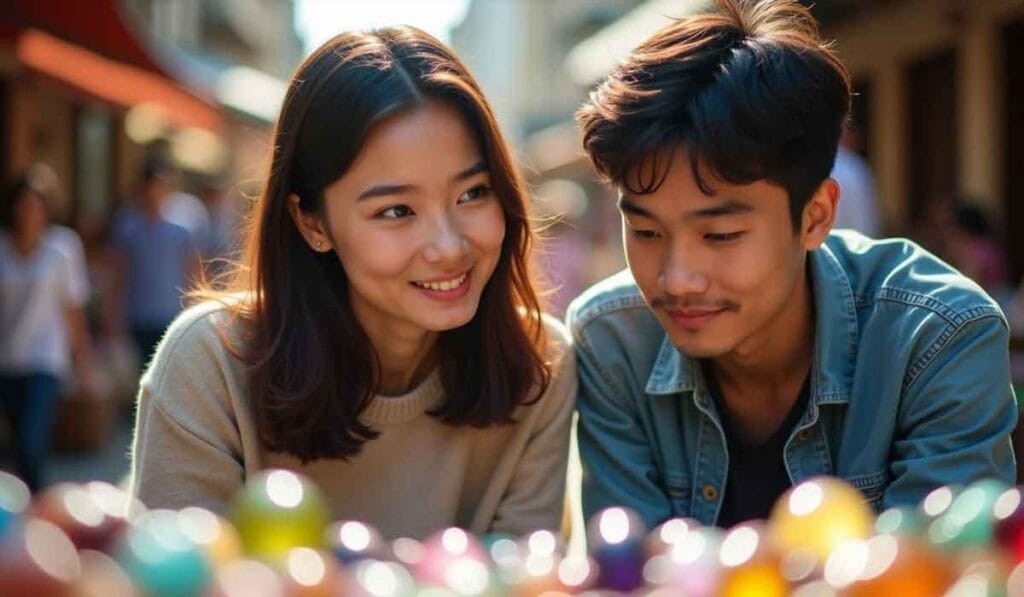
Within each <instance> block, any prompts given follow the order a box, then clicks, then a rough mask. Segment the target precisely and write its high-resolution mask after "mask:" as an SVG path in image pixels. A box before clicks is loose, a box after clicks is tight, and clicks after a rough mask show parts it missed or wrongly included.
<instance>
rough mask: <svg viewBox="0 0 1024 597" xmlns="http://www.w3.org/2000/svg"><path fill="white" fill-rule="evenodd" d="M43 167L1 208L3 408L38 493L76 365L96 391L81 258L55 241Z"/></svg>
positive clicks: (89, 389)
mask: <svg viewBox="0 0 1024 597" xmlns="http://www.w3.org/2000/svg"><path fill="white" fill-rule="evenodd" d="M35 172H37V170H33V169H30V170H29V172H28V173H26V174H23V175H21V176H19V177H18V178H17V179H15V180H14V181H13V182H12V183H11V184H10V187H9V188H8V189H6V193H5V195H4V196H3V200H4V201H3V204H4V210H3V213H2V214H0V221H2V222H3V228H2V229H0V407H2V410H3V413H4V415H5V416H6V418H7V421H8V422H9V423H10V428H11V440H12V441H11V444H12V445H11V448H12V449H11V452H12V455H13V456H14V466H15V468H16V472H17V473H18V475H19V476H21V477H22V478H23V479H24V480H25V483H26V484H27V485H28V486H29V488H30V489H32V491H38V490H39V489H41V488H42V487H43V486H44V485H45V484H46V459H47V455H48V454H49V448H50V440H51V438H52V436H53V425H54V421H55V419H56V416H57V409H58V406H59V404H60V398H61V380H62V379H66V378H69V377H70V375H69V374H71V373H72V361H71V357H72V355H73V356H74V358H75V361H74V365H75V366H76V368H75V370H74V371H73V372H74V374H75V376H74V377H75V378H76V380H75V381H77V388H78V392H79V394H80V395H83V396H90V395H93V394H94V392H95V391H96V385H95V380H94V378H93V376H92V365H91V358H90V354H89V352H90V351H89V338H88V330H87V325H86V320H85V312H84V308H83V305H84V302H85V298H86V297H85V291H86V290H87V289H85V288H78V287H77V286H76V284H75V280H76V273H77V272H75V267H74V263H73V262H72V261H71V260H69V259H68V257H67V255H66V254H65V253H64V252H62V250H61V249H60V248H59V247H58V246H56V245H55V244H53V243H51V242H49V239H48V237H47V233H48V230H49V214H50V203H51V202H52V201H53V196H52V195H51V194H50V191H51V189H50V188H49V187H47V186H46V185H45V184H43V183H41V182H40V181H39V177H38V176H36V175H35Z"/></svg>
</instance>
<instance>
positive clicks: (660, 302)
mask: <svg viewBox="0 0 1024 597" xmlns="http://www.w3.org/2000/svg"><path fill="white" fill-rule="evenodd" d="M651 307H652V308H654V309H672V310H675V311H683V310H699V311H719V310H724V311H736V310H737V309H739V308H740V306H739V305H737V304H736V303H734V302H732V301H730V300H726V299H722V300H718V301H713V302H710V303H709V302H707V301H688V300H685V299H676V298H670V297H665V296H659V297H655V298H654V299H653V300H652V301H651Z"/></svg>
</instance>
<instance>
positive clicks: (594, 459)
mask: <svg viewBox="0 0 1024 597" xmlns="http://www.w3.org/2000/svg"><path fill="white" fill-rule="evenodd" d="M571 317H572V316H571V315H570V318H571ZM572 323H573V322H572V321H571V319H570V325H572ZM576 323H577V325H578V322H576ZM577 325H572V332H573V342H574V345H575V348H576V357H577V371H578V375H579V394H578V398H577V405H576V407H577V410H578V411H579V421H578V426H577V441H578V445H579V451H580V460H581V461H582V465H583V483H582V485H583V487H582V503H583V515H584V518H585V519H586V520H589V519H590V518H591V517H592V516H593V515H594V514H596V513H597V512H600V511H601V510H602V509H604V508H608V507H611V506H625V507H627V508H631V509H633V510H635V511H636V512H637V513H638V514H640V516H641V517H642V518H643V520H644V522H645V523H646V524H647V525H648V526H649V527H650V526H652V525H654V524H657V523H660V522H662V521H664V520H666V519H668V518H670V517H671V514H672V508H671V504H670V503H669V498H668V496H667V495H666V494H665V492H664V491H663V490H662V489H661V488H660V487H659V485H658V483H657V478H658V476H657V470H658V469H657V466H656V462H655V457H654V443H653V442H652V441H651V438H649V437H648V433H647V431H646V430H645V427H644V425H643V422H642V419H641V415H640V412H639V410H638V409H637V405H636V403H635V396H636V392H635V391H634V390H631V389H629V388H626V387H624V386H623V385H622V384H623V383H624V382H628V380H629V379H631V378H632V376H633V374H632V372H631V371H629V367H627V366H626V363H624V362H622V361H623V359H619V362H618V363H601V362H600V361H599V358H598V355H596V354H595V352H594V351H593V346H594V344H599V345H601V346H607V345H608V343H607V342H605V340H606V339H604V338H602V339H601V340H602V341H601V342H594V341H593V340H594V339H593V338H590V337H588V336H589V334H585V333H584V330H581V329H579V327H577ZM600 327H603V326H600V325H599V324H597V325H593V326H589V327H588V328H587V330H586V332H589V333H603V332H605V331H607V330H600V329H595V328H600ZM607 340H609V341H611V339H610V338H609V339H607ZM611 342H614V341H611ZM609 367H613V368H615V371H614V372H611V371H609V370H608V368H609ZM620 368H621V370H620ZM640 383H642V382H640ZM641 395H642V394H641Z"/></svg>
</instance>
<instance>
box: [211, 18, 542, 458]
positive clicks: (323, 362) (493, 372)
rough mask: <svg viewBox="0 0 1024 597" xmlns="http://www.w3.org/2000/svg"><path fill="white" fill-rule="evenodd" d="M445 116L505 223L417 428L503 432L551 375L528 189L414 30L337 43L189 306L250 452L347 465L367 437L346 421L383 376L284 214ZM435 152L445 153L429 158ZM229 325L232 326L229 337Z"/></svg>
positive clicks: (325, 266) (343, 284) (307, 66)
mask: <svg viewBox="0 0 1024 597" xmlns="http://www.w3.org/2000/svg"><path fill="white" fill-rule="evenodd" d="M431 100H433V101H438V100H439V101H444V102H448V103H450V105H452V106H454V107H456V108H457V109H458V110H459V112H460V113H461V114H462V116H463V117H464V118H465V119H466V122H467V123H468V124H469V125H470V127H471V129H472V131H473V132H474V134H475V136H476V139H477V141H478V143H479V146H480V148H481V151H482V153H483V155H484V159H485V161H486V164H487V167H488V169H489V172H490V177H491V185H492V187H493V189H494V191H495V194H496V196H497V197H498V198H499V201H500V202H501V205H502V208H503V210H504V215H505V239H504V243H503V245H502V248H501V256H500V259H499V261H498V265H497V267H496V268H495V271H494V273H493V275H492V276H491V278H490V280H489V281H488V283H487V285H486V287H485V288H484V291H483V295H482V297H481V300H480V306H479V309H478V311H477V313H476V315H475V316H474V317H473V319H472V320H471V321H470V322H469V323H468V324H466V325H464V326H462V327H460V328H458V329H454V330H450V331H446V332H443V333H441V335H440V337H439V340H438V354H439V357H440V359H439V360H440V367H441V379H442V382H443V385H444V391H445V395H446V400H445V402H444V403H443V404H442V405H441V406H439V407H438V408H437V409H436V411H433V412H431V413H430V414H431V415H432V416H434V417H437V418H438V419H439V420H442V421H445V422H447V423H450V424H453V425H472V426H478V427H484V426H489V425H496V424H503V423H508V422H511V421H512V415H513V413H514V411H515V409H516V408H517V407H518V406H520V405H523V404H529V403H531V402H533V401H535V400H537V399H538V397H539V396H540V395H542V393H543V391H544V389H545V388H546V387H547V385H548V383H549V381H550V376H551V372H550V369H549V365H548V363H546V362H545V355H546V353H547V349H546V343H547V339H546V337H545V334H544V330H543V326H542V324H541V310H540V304H539V300H538V297H537V292H536V290H535V288H534V282H533V278H532V277H531V272H530V268H529V259H528V255H529V251H530V248H531V244H532V242H533V236H532V233H531V231H530V228H529V222H528V217H527V209H526V201H525V198H524V197H525V190H524V189H525V185H524V183H523V181H522V179H521V178H520V175H519V174H518V172H517V170H516V168H515V166H514V165H513V162H512V159H511V157H510V153H509V150H508V148H507V146H506V144H505V142H504V139H503V138H502V136H501V133H500V131H499V129H498V125H497V123H496V120H495V118H494V115H493V113H492V112H491V109H490V107H489V106H488V104H487V102H486V100H485V99H484V97H483V95H482V93H481V91H480V89H479V87H478V86H477V84H476V82H475V81H474V80H473V78H472V76H471V75H470V74H469V72H468V70H467V69H466V67H465V66H464V65H463V64H462V62H461V61H460V60H459V59H458V58H457V57H455V56H454V55H453V54H452V53H451V52H450V51H449V50H448V49H447V48H445V46H444V45H443V44H441V42H439V41H438V40H436V39H434V38H433V37H431V36H430V35H428V34H427V33H424V32H423V31H420V30H418V29H415V28H412V27H396V28H387V29H381V30H377V31H373V32H369V33H345V34H342V35H339V36H337V37H335V38H334V39H332V40H331V41H329V42H327V43H326V44H324V45H323V46H322V47H320V48H319V49H318V50H316V51H315V52H314V53H313V54H312V55H311V56H310V57H309V58H307V59H306V60H305V62H303V64H302V65H301V66H300V67H299V68H298V70H297V72H296V73H295V75H294V76H293V78H292V81H291V85H290V88H289V91H288V94H287V96H286V98H285V101H284V105H283V107H282V109H281V115H280V118H279V119H278V122H277V126H276V129H275V132H274V147H273V153H272V157H271V162H270V170H269V173H268V175H267V177H266V181H265V187H264V189H263V192H262V194H261V196H260V197H259V199H258V201H257V203H256V204H255V207H254V210H253V213H252V214H251V216H250V221H249V226H248V228H247V230H246V237H245V243H244V249H243V253H242V257H241V260H240V261H239V263H238V264H237V266H236V267H235V269H234V270H233V272H232V273H231V275H230V276H229V278H228V283H227V285H226V286H223V285H222V286H219V287H218V288H217V289H214V288H213V287H212V286H211V285H209V284H205V285H203V286H201V287H200V288H199V289H198V290H197V291H196V292H194V293H193V297H195V298H198V299H201V300H210V299H214V300H219V301H221V302H223V303H224V304H225V305H227V306H228V308H229V309H230V310H231V311H232V312H233V314H234V315H235V316H236V317H233V318H232V320H233V322H234V324H235V327H236V328H238V329H241V330H242V332H243V334H242V335H241V340H240V341H239V342H237V343H236V342H235V341H232V340H229V339H228V335H227V334H222V337H224V339H225V341H226V342H229V343H230V344H231V348H232V352H234V353H235V354H236V355H237V356H238V357H239V358H242V359H243V360H244V361H245V362H246V364H247V367H248V369H247V371H248V388H249V393H250V398H251V405H252V408H253V410H254V413H255V417H256V422H257V426H258V429H259V433H260V437H261V440H262V441H263V442H264V444H265V446H266V447H267V448H269V449H270V450H273V451H278V452H287V453H290V454H292V455H294V456H296V457H298V458H299V459H301V460H302V461H303V462H308V461H312V460H316V459H319V458H349V457H352V456H354V455H356V454H358V453H359V451H360V449H361V448H362V446H363V444H364V443H365V442H366V441H368V440H372V439H373V438H375V437H377V435H378V431H377V430H375V429H372V428H371V427H369V426H367V425H365V424H364V423H363V422H361V421H360V420H359V414H360V413H361V412H362V411H363V409H364V408H365V407H366V406H367V404H368V403H369V401H370V399H371V398H372V396H373V395H374V393H375V391H376V388H377V387H378V384H379V379H378V378H377V375H378V373H377V372H378V371H379V370H380V367H379V366H378V361H377V356H376V354H375V352H374V349H373V346H372V345H371V344H370V341H369V339H368V338H367V336H366V334H365V333H364V331H363V329H362V328H361V327H360V325H359V323H358V321H357V320H356V319H355V316H354V315H353V312H352V309H351V305H350V302H349V293H348V282H347V280H346V277H345V274H344V271H343V269H342V265H341V263H340V261H339V260H338V258H337V256H336V255H335V253H333V252H326V253H317V252H314V251H312V250H311V249H310V248H309V246H308V245H307V244H306V242H305V241H304V240H303V238H302V237H301V236H300V234H299V231H298V229H297V228H296V226H295V224H294V222H293V220H292V218H291V217H290V215H289V213H288V209H287V200H288V196H289V194H291V193H295V194H296V195H298V196H299V198H300V201H299V206H300V208H301V209H302V210H303V211H306V212H309V213H317V214H319V215H320V216H321V217H323V215H324V202H323V191H324V189H325V188H326V187H327V186H328V185H330V184H331V183H332V182H334V181H335V180H337V179H338V178H340V177H341V176H343V175H344V174H345V173H346V171H347V170H348V169H349V168H350V167H351V165H352V163H353V161H354V160H355V158H356V156H357V155H358V154H359V151H360V150H361V148H362V145H363V143H364V141H365V139H366V136H367V133H368V132H369V131H370V129H371V128H372V127H373V126H374V125H375V124H377V123H379V122H380V121H381V120H382V119H384V118H386V117H388V116H390V115H393V114H395V113H398V112H401V111H405V110H413V109H416V108H417V106H422V105H423V104H424V103H425V102H427V101H431ZM439 150H442V151H443V148H439ZM237 324H241V325H237Z"/></svg>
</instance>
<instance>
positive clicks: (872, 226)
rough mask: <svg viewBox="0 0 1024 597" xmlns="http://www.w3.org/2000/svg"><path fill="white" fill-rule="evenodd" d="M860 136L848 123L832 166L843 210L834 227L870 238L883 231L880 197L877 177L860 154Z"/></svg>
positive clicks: (839, 208) (839, 211)
mask: <svg viewBox="0 0 1024 597" xmlns="http://www.w3.org/2000/svg"><path fill="white" fill-rule="evenodd" d="M859 143H860V135H859V134H858V132H857V129H856V128H855V127H854V125H852V124H848V125H847V126H846V128H845V129H844V130H843V135H842V137H840V139H839V151H838V152H837V153H836V163H835V166H833V167H832V174H831V176H832V178H834V179H835V180H836V182H838V183H839V207H838V209H837V211H836V222H835V225H834V226H833V228H852V229H854V230H856V231H857V232H860V233H862V234H865V235H867V236H870V237H877V236H878V235H879V234H880V232H881V226H880V223H879V218H878V194H877V192H876V190H875V177H874V175H873V174H872V173H871V166H870V165H868V162H867V160H865V159H864V158H863V157H862V156H861V155H860V154H859V153H857V150H856V148H857V146H858V145H859Z"/></svg>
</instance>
